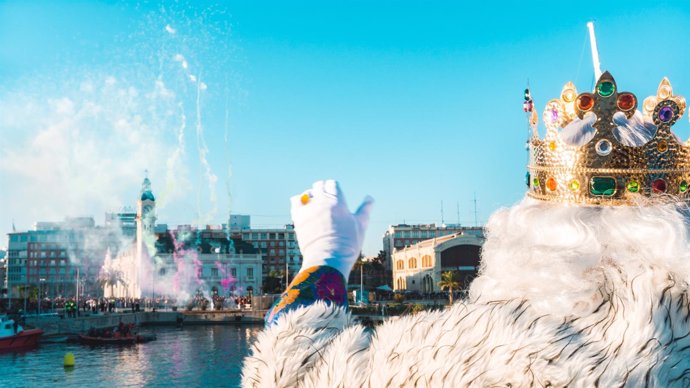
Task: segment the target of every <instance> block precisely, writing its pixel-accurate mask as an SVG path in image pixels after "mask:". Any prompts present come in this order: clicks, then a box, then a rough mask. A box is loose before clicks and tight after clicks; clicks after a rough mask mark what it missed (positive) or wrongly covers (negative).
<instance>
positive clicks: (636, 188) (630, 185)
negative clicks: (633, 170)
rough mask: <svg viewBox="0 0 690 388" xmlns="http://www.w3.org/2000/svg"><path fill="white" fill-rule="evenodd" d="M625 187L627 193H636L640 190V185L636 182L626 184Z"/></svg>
mask: <svg viewBox="0 0 690 388" xmlns="http://www.w3.org/2000/svg"><path fill="white" fill-rule="evenodd" d="M626 187H627V188H628V191H629V192H631V193H637V192H638V191H639V190H640V184H639V183H637V182H636V181H630V182H628V185H627V186H626Z"/></svg>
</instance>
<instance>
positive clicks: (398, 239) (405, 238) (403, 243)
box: [383, 224, 483, 271]
mask: <svg viewBox="0 0 690 388" xmlns="http://www.w3.org/2000/svg"><path fill="white" fill-rule="evenodd" d="M455 233H463V234H466V235H475V236H482V234H483V229H482V228H481V227H463V226H460V225H457V224H448V225H445V224H444V225H440V226H437V225H436V224H416V225H407V224H398V225H391V226H389V227H388V229H387V230H386V232H385V233H384V234H383V251H384V252H385V253H386V261H385V265H386V269H387V270H388V271H392V270H393V265H392V261H391V255H392V254H393V252H394V251H395V250H396V249H403V248H405V247H408V246H412V245H414V244H416V243H418V242H420V241H424V240H428V239H431V238H434V237H441V236H447V235H451V234H455Z"/></svg>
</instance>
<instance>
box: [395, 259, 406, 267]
mask: <svg viewBox="0 0 690 388" xmlns="http://www.w3.org/2000/svg"><path fill="white" fill-rule="evenodd" d="M396 268H397V269H405V262H404V261H403V260H398V261H397V264H396Z"/></svg>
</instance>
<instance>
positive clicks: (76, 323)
mask: <svg viewBox="0 0 690 388" xmlns="http://www.w3.org/2000/svg"><path fill="white" fill-rule="evenodd" d="M265 314H266V311H265V310H241V311H240V310H230V311H156V312H153V311H142V312H135V313H132V312H114V313H105V314H94V315H87V316H79V317H76V318H68V317H64V318H60V317H58V316H55V317H31V316H27V317H26V318H25V322H26V324H27V326H30V327H37V328H40V329H43V331H44V336H56V335H73V334H79V333H86V332H87V331H88V330H89V329H90V328H92V327H93V328H96V329H102V328H107V327H115V326H117V325H118V324H119V323H120V322H122V323H124V324H130V323H133V324H135V325H141V326H157V325H161V326H164V325H178V324H180V322H179V321H178V318H181V319H182V322H181V324H182V325H219V324H241V325H244V324H250V325H262V324H263V318H264V315H265Z"/></svg>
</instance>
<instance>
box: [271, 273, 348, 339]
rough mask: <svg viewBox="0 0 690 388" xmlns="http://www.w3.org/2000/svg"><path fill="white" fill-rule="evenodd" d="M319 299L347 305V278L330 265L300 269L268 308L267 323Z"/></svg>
mask: <svg viewBox="0 0 690 388" xmlns="http://www.w3.org/2000/svg"><path fill="white" fill-rule="evenodd" d="M318 300H322V301H326V302H327V303H335V304H336V305H338V306H345V307H347V293H346V290H345V278H344V277H343V275H342V274H341V273H340V271H338V270H337V269H335V268H333V267H329V266H315V267H310V268H307V269H305V270H302V271H300V272H299V273H298V274H297V276H296V277H295V278H294V279H293V280H292V282H291V283H290V286H289V287H288V288H287V290H285V292H283V294H282V295H280V298H279V299H278V300H277V301H276V302H275V303H274V304H273V306H272V307H271V308H270V309H269V310H268V313H267V314H266V324H267V325H270V324H272V323H274V322H275V321H276V320H277V319H278V317H279V316H280V315H282V314H284V313H286V312H288V311H290V310H294V309H296V308H297V307H300V306H308V305H310V304H313V303H314V302H316V301H318Z"/></svg>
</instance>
